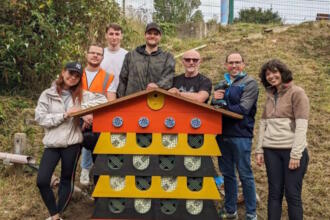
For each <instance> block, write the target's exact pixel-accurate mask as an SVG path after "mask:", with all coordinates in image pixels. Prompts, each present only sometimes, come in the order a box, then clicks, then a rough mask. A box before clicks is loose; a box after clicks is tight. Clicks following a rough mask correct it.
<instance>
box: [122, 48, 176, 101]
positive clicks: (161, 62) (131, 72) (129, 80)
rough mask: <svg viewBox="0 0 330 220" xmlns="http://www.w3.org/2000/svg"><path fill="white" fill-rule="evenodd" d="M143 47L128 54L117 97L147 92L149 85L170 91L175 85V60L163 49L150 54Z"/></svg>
mask: <svg viewBox="0 0 330 220" xmlns="http://www.w3.org/2000/svg"><path fill="white" fill-rule="evenodd" d="M145 49H146V46H145V45H142V46H139V47H137V48H136V49H135V50H133V51H131V52H129V53H127V54H126V56H125V59H124V63H123V67H122V69H121V72H120V76H119V85H118V89H117V96H118V97H122V96H126V95H129V94H132V93H135V92H139V91H142V90H145V89H146V88H147V85H148V84H149V83H156V84H157V85H158V86H159V87H160V88H163V89H169V88H171V87H172V84H173V77H174V72H175V60H174V58H173V55H172V54H170V53H169V52H164V51H163V50H162V49H161V48H158V50H157V51H155V52H152V53H151V54H148V53H147V52H146V50H145Z"/></svg>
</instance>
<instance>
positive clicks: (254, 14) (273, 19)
mask: <svg viewBox="0 0 330 220" xmlns="http://www.w3.org/2000/svg"><path fill="white" fill-rule="evenodd" d="M235 22H245V23H256V24H269V23H282V19H281V17H280V16H279V15H278V12H273V11H272V9H267V10H264V11H263V10H262V9H261V8H259V9H258V10H257V9H255V8H254V7H252V8H248V9H242V10H240V12H239V17H238V18H236V19H235Z"/></svg>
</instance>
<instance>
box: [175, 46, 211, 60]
mask: <svg viewBox="0 0 330 220" xmlns="http://www.w3.org/2000/svg"><path fill="white" fill-rule="evenodd" d="M204 47H207V44H203V45H201V46H198V47H195V48H193V49H191V50H200V49H203V48H204ZM184 53H185V52H183V53H180V54H178V55H175V56H174V58H175V59H176V58H179V57H181V56H182V55H183V54H184Z"/></svg>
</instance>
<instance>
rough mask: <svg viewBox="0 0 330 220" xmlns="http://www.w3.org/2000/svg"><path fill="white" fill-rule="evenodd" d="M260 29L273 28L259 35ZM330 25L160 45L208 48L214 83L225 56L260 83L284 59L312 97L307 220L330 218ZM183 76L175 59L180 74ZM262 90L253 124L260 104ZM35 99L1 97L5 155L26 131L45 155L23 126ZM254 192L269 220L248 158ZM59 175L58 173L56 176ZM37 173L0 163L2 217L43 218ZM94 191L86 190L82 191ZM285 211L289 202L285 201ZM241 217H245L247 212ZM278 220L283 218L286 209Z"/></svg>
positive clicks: (35, 133) (77, 210)
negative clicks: (234, 56) (269, 66)
mask: <svg viewBox="0 0 330 220" xmlns="http://www.w3.org/2000/svg"><path fill="white" fill-rule="evenodd" d="M265 28H274V29H273V32H272V33H267V34H264V33H263V30H264V29H265ZM329 30H330V23H329V22H311V23H303V24H301V25H298V26H289V27H272V26H265V25H251V24H236V25H233V26H230V27H225V28H221V29H220V30H219V33H217V34H214V35H213V36H211V37H209V38H207V39H204V40H203V41H201V40H185V41H183V40H179V39H171V40H168V41H167V42H166V43H164V44H163V46H164V47H165V48H167V49H168V50H170V51H172V52H173V53H174V54H179V53H181V52H183V51H185V50H186V49H189V48H193V47H196V46H199V45H201V44H204V43H207V44H208V47H206V48H204V49H202V50H201V55H202V57H203V63H202V65H201V72H202V73H204V74H205V75H208V76H209V77H210V78H211V79H212V82H213V83H214V84H215V83H216V82H217V81H218V80H220V79H221V78H222V74H223V72H224V68H223V63H224V59H225V56H226V54H228V53H229V52H230V51H235V50H239V51H241V52H242V53H243V54H244V56H245V60H246V63H247V67H246V70H247V72H248V73H249V74H250V75H252V76H254V77H255V78H258V77H257V76H258V72H259V69H260V67H261V65H262V64H263V63H264V62H266V61H267V60H269V59H271V58H278V59H281V60H283V61H284V62H285V63H287V64H288V66H289V67H290V68H291V69H292V70H293V73H294V81H295V84H297V85H299V86H302V87H303V88H304V89H305V90H306V92H307V95H308V96H309V99H310V104H311V113H310V121H309V130H308V143H309V146H308V149H309V154H310V163H309V168H308V172H307V174H306V176H305V179H304V187H303V192H302V195H303V203H304V217H305V219H330V209H329V208H328V204H329V202H330V200H329V197H330V196H329V193H328V192H329V190H330V189H329V187H330V172H329V167H330V161H329V151H330V135H329V133H330V126H329V121H330V102H329V99H330V31H329ZM182 71H183V68H182V65H181V64H180V60H178V62H177V73H180V72H182ZM259 86H260V97H259V101H258V107H259V110H258V113H257V123H256V129H255V134H257V131H258V125H257V124H258V119H259V118H260V114H261V111H262V105H263V103H264V100H265V93H264V89H263V88H262V86H261V84H260V85H259ZM35 103H36V101H31V100H29V99H26V98H22V97H7V96H6V97H5V96H1V97H0V151H1V152H3V151H5V152H9V151H10V150H11V147H12V145H13V143H12V140H13V135H14V133H15V132H25V133H27V136H28V140H29V143H28V145H29V148H28V150H27V154H29V155H33V156H34V157H36V158H37V159H38V160H40V156H41V152H42V144H41V138H42V129H40V128H39V127H38V126H36V125H33V124H28V123H26V122H28V121H30V120H32V119H33V108H34V106H35ZM252 161H253V162H252V166H253V170H254V172H255V179H256V187H257V192H258V194H259V195H260V198H261V202H260V204H259V206H258V210H257V212H258V216H259V219H267V178H266V172H265V168H264V167H262V168H259V167H257V166H256V165H255V163H254V158H252ZM57 172H58V170H57ZM35 180H36V173H35V172H34V171H32V170H31V169H30V168H27V167H24V168H23V169H22V170H16V169H15V167H13V166H6V165H2V164H0V219H44V218H46V217H47V215H48V214H47V211H46V208H45V207H44V204H43V203H42V201H41V198H40V196H39V192H38V189H37V188H36V186H35ZM87 190H89V191H90V190H91V189H87ZM92 204H93V203H92V202H90V201H88V200H87V199H86V198H84V197H76V198H74V199H73V201H72V203H71V204H70V206H69V208H68V210H67V211H66V216H64V217H66V219H88V218H89V217H90V215H91V213H92V209H93V208H92V206H93V205H92ZM283 206H284V207H286V204H285V202H284V204H283ZM239 213H240V215H241V219H243V217H242V216H243V213H244V207H243V206H240V208H239ZM284 213H285V214H284V215H283V217H282V219H287V217H286V216H287V215H286V211H285V208H284Z"/></svg>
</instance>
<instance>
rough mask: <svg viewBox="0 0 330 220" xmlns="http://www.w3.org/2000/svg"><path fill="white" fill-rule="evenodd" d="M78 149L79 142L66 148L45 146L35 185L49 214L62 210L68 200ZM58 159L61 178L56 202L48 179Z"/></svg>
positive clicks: (72, 185)
mask: <svg viewBox="0 0 330 220" xmlns="http://www.w3.org/2000/svg"><path fill="white" fill-rule="evenodd" d="M80 150H81V146H80V144H74V145H70V146H68V147H66V148H45V151H44V153H43V155H42V158H41V162H40V166H39V172H38V177H37V186H38V188H39V190H40V194H41V197H42V199H43V201H44V203H45V205H46V206H47V209H48V211H49V214H50V215H51V216H53V215H55V214H57V213H61V212H63V211H64V209H65V208H66V206H67V205H68V203H69V201H70V198H71V195H72V193H73V188H74V177H75V171H76V165H77V162H78V159H79V155H80ZM60 159H61V179H60V185H59V189H58V203H57V204H56V200H55V196H54V193H53V190H52V189H51V187H50V181H51V178H52V175H53V172H54V170H55V168H56V165H57V163H58V161H59V160H60Z"/></svg>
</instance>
